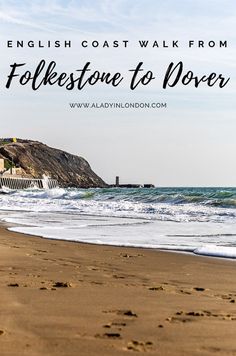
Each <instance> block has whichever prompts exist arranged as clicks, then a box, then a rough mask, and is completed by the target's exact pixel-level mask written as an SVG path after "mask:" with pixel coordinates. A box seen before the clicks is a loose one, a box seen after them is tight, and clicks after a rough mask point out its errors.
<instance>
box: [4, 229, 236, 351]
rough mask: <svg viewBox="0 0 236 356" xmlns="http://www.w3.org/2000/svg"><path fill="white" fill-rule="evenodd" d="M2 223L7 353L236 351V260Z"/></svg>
mask: <svg viewBox="0 0 236 356" xmlns="http://www.w3.org/2000/svg"><path fill="white" fill-rule="evenodd" d="M7 227H9V224H5V223H1V224H0V251H1V260H0V286H1V297H2V303H1V312H0V340H1V350H2V351H1V354H2V355H3V356H5V355H18V354H19V350H20V353H21V354H22V355H32V354H34V355H67V356H73V355H78V354H79V355H80V356H81V355H82V356H83V355H101V356H102V355H107V356H108V355H129V354H132V352H135V351H139V352H141V353H144V352H145V353H146V352H147V353H150V354H154V355H155V354H160V355H164V356H165V355H173V356H174V355H199V354H201V355H213V354H215V353H217V352H218V353H219V354H220V355H226V354H227V355H229V354H235V353H236V341H235V332H236V288H235V287H234V285H235V282H236V277H235V261H234V260H230V259H222V258H214V257H213V258H212V257H208V258H206V256H198V255H194V254H189V253H179V252H177V253H176V252H175V251H174V253H173V251H163V250H154V249H144V248H136V247H119V246H110V245H95V244H88V243H79V242H73V241H64V240H55V239H46V238H42V237H40V238H37V237H36V236H31V235H24V234H21V233H17V232H12V231H9V230H7Z"/></svg>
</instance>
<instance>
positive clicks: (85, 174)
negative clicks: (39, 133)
mask: <svg viewBox="0 0 236 356" xmlns="http://www.w3.org/2000/svg"><path fill="white" fill-rule="evenodd" d="M1 156H2V157H3V158H5V159H6V160H7V162H9V163H10V164H11V162H12V164H13V165H14V166H15V167H20V168H21V170H22V174H23V175H24V174H25V175H27V176H30V177H32V178H42V176H43V174H45V175H47V176H50V177H51V178H54V179H57V181H58V183H59V185H60V186H62V187H80V188H90V187H105V186H106V183H105V182H104V181H103V180H102V179H101V178H100V177H99V176H98V175H97V174H95V173H94V172H93V171H92V169H91V167H90V165H89V163H88V162H87V161H86V160H85V159H84V158H82V157H79V156H76V155H72V154H70V153H67V152H65V151H62V150H59V149H56V148H52V147H49V146H47V145H45V144H43V143H41V142H37V141H31V140H21V139H17V142H11V141H10V140H7V139H5V140H4V139H1V140H0V157H1Z"/></svg>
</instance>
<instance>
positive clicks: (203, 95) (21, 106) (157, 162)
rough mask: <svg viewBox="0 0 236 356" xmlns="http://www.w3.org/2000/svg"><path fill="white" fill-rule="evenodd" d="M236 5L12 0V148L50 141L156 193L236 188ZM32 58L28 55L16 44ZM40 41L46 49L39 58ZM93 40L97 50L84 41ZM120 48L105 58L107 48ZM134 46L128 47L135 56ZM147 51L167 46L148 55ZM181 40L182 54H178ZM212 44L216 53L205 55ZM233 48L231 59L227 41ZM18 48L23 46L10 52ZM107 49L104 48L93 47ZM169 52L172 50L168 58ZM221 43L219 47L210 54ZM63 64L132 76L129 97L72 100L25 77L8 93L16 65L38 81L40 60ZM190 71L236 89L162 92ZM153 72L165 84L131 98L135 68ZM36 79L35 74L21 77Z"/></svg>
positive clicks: (6, 131)
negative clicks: (167, 81)
mask: <svg viewBox="0 0 236 356" xmlns="http://www.w3.org/2000/svg"><path fill="white" fill-rule="evenodd" d="M235 23H236V4H235V1H231V0H226V1H224V6H222V1H219V0H214V1H213V0H204V1H203V0H197V1H196V0H195V1H194V0H184V1H182V0H181V1H178V2H176V1H174V0H165V1H164V0H113V1H111V0H97V1H92V0H90V1H89V0H86V1H80V0H77V1H62V0H61V1H59V0H54V1H50V0H45V1H33V2H32V1H2V0H0V28H1V31H0V50H1V64H0V93H1V134H0V136H1V137H20V138H27V139H34V140H39V141H41V142H44V143H46V144H48V145H49V146H53V147H56V148H60V149H63V150H66V151H68V152H70V153H74V154H78V155H80V156H82V157H84V158H86V159H87V160H88V162H89V163H90V165H91V167H92V168H93V169H94V171H95V172H96V173H97V174H98V175H100V176H101V177H102V178H103V179H104V180H105V181H106V182H108V183H113V182H114V180H115V176H116V175H119V176H120V181H121V183H141V184H142V183H153V184H155V185H156V186H235V185H236V165H235V152H236V140H235V132H236V118H235V106H236V104H235V89H236V81H235V74H236V69H235V68H236V64H235V58H236V48H235ZM17 40H18V41H19V40H21V41H24V43H25V48H16V46H15V44H16V41H17ZM30 40H32V41H34V42H35V44H36V47H34V48H28V47H27V45H26V44H27V42H28V41H30ZM39 40H40V41H41V43H42V44H44V45H46V43H47V41H51V42H52V43H53V42H54V41H55V40H59V41H61V43H62V42H63V41H65V40H67V41H71V44H72V45H71V48H63V47H61V48H54V47H51V48H38V47H37V43H38V41H39ZM84 40H86V41H87V42H88V47H87V48H83V47H82V46H81V42H82V41H84ZM114 40H117V41H119V44H120V46H119V47H118V48H112V46H110V47H109V48H102V44H103V43H104V41H108V43H109V44H110V45H111V44H112V42H113V41H114ZM123 40H128V41H129V43H128V47H127V48H124V46H123V45H122V43H123V42H122V41H123ZM139 40H148V41H149V43H150V44H152V43H153V41H157V42H158V43H159V48H152V47H151V46H149V47H148V48H145V49H144V48H140V46H139V45H138V41H139ZM176 40H178V41H179V42H178V43H179V48H172V47H171V43H172V41H176ZM189 40H193V41H194V44H197V42H198V41H199V40H202V41H204V45H205V47H204V48H198V47H197V45H194V46H193V47H192V48H188V45H187V44H188V41H189ZM220 40H222V41H227V44H228V46H227V48H219V45H218V44H219V41H220ZM7 41H12V44H13V47H12V48H8V47H7V45H6V44H7ZM93 41H98V43H99V47H98V48H93V47H92V46H91V44H92V42H93ZM163 41H165V42H166V44H167V45H169V47H168V48H163V47H162V45H161V44H162V42H163ZM209 41H215V43H216V46H215V47H214V48H210V47H208V42H209ZM42 59H45V60H46V63H49V62H50V61H56V63H57V67H56V68H57V71H58V72H63V71H64V72H68V73H70V72H76V70H78V69H81V68H83V66H84V64H85V63H86V62H88V61H89V62H91V70H92V71H93V70H100V71H109V72H111V73H115V72H117V71H118V72H120V73H122V75H123V76H124V80H123V81H122V83H121V84H120V85H119V86H118V87H115V88H114V87H111V86H109V85H104V84H100V85H95V86H86V87H85V88H84V89H83V90H81V91H78V90H72V91H67V90H66V89H65V88H64V87H62V88H60V87H57V86H44V87H41V88H40V89H39V90H37V91H33V90H32V89H31V87H30V85H25V86H21V85H20V84H19V80H18V78H14V80H13V82H12V85H11V88H10V89H6V87H5V84H6V80H7V76H8V75H9V73H10V69H11V67H10V65H11V64H13V63H15V62H16V63H25V66H24V68H25V70H31V71H32V72H33V71H34V70H35V68H36V66H37V64H38V63H39V61H40V60H42ZM179 61H182V62H183V64H184V73H186V72H187V71H189V70H192V71H193V72H194V74H195V75H198V76H200V77H201V76H202V75H206V74H210V73H211V72H215V73H217V74H219V73H221V74H222V75H223V76H224V77H226V78H228V77H230V81H229V83H228V84H227V86H225V87H224V88H222V89H220V88H219V87H216V86H214V87H208V86H206V85H204V84H203V85H200V86H199V88H195V87H194V86H193V85H192V84H190V85H188V86H183V85H182V84H181V83H179V84H178V85H176V86H175V87H173V88H170V87H169V88H167V89H165V90H164V89H163V88H162V82H163V77H164V74H165V72H166V70H167V67H168V65H169V64H170V62H173V63H175V64H177V63H178V62H179ZM139 62H143V68H144V70H146V71H147V70H152V71H153V73H154V75H155V80H153V81H151V83H150V84H148V85H146V86H142V85H140V86H138V87H137V88H136V89H135V90H133V91H132V90H130V88H129V82H130V75H131V72H129V69H133V68H135V67H136V66H137V64H138V63H139ZM18 71H19V72H20V73H22V74H23V73H24V70H23V68H20V69H19V70H18ZM74 102H79V103H82V102H89V103H93V102H95V103H104V102H105V103H114V102H118V103H136V102H138V103H140V102H148V103H149V102H155V103H156V102H158V103H167V108H163V109H91V108H90V109H71V108H70V105H69V104H70V103H74Z"/></svg>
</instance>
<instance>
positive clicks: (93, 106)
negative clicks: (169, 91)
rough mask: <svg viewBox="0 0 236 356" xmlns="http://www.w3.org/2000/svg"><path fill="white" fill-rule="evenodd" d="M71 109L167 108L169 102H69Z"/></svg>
mask: <svg viewBox="0 0 236 356" xmlns="http://www.w3.org/2000/svg"><path fill="white" fill-rule="evenodd" d="M69 106H70V108H71V109H166V108H167V103H161V102H156V103H155V102H152V103H142V102H136V103H129V102H126V103H108V102H100V103H99V102H92V103H88V102H81V103H79V102H74V103H69Z"/></svg>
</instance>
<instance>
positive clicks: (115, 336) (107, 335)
mask: <svg viewBox="0 0 236 356" xmlns="http://www.w3.org/2000/svg"><path fill="white" fill-rule="evenodd" d="M95 337H98V338H101V339H121V335H120V333H113V332H111V333H105V334H102V335H100V334H96V335H95Z"/></svg>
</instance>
